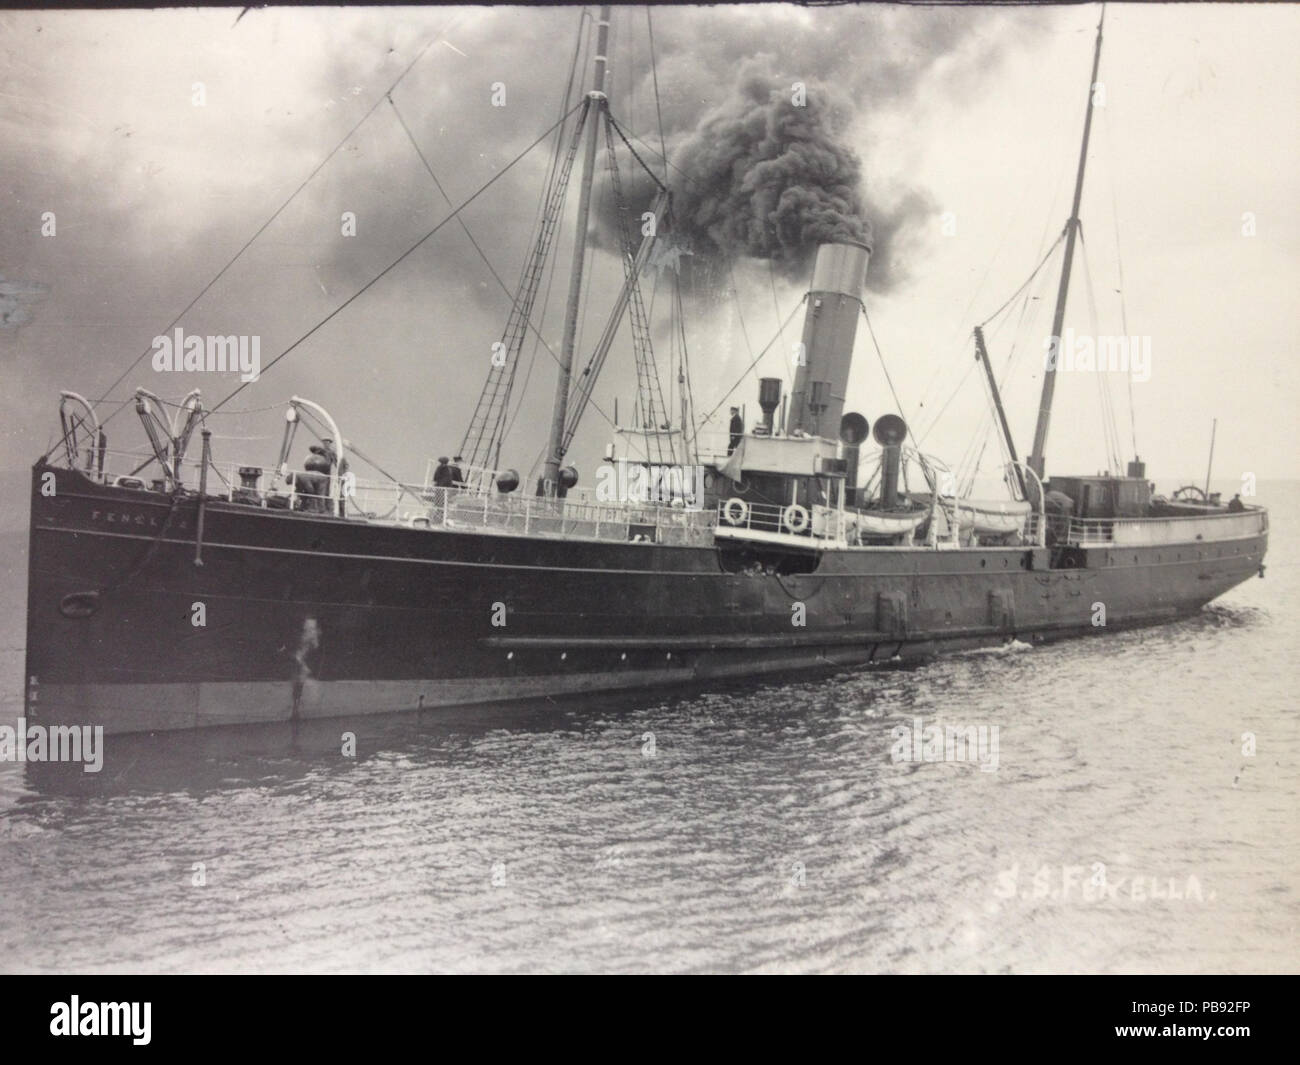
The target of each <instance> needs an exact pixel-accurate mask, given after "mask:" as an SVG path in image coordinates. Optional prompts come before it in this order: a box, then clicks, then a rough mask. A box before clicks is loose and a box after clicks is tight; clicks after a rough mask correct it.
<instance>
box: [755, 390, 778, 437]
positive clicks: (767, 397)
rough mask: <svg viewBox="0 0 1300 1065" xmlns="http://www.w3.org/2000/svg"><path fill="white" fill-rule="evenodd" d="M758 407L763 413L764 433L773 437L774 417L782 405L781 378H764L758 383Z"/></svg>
mask: <svg viewBox="0 0 1300 1065" xmlns="http://www.w3.org/2000/svg"><path fill="white" fill-rule="evenodd" d="M758 405H759V407H760V408H761V409H762V411H763V426H762V429H763V432H764V433H765V434H766V435H767V436H771V435H772V417H773V415H775V414H776V408H777V407H779V406H780V405H781V378H779V377H762V378H759V381H758Z"/></svg>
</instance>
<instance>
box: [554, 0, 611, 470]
mask: <svg viewBox="0 0 1300 1065" xmlns="http://www.w3.org/2000/svg"><path fill="white" fill-rule="evenodd" d="M609 16H610V9H609V5H604V6H602V7H601V9H600V20H599V21H598V22H597V23H596V26H597V33H596V64H595V66H596V69H595V74H594V76H593V78H592V88H591V92H589V93H588V94H587V99H588V100H590V101H591V104H592V106H591V107H590V108H588V109H587V110H586V112H585V114H586V117H587V118H588V119H589V120H590V122H591V125H590V126H588V127H587V131H586V132H587V144H586V150H585V153H584V155H583V157H582V187H581V190H580V192H579V194H578V232H577V235H576V237H575V239H574V245H573V271H572V273H571V274H570V275H569V301H568V304H567V305H566V307H565V312H564V342H563V345H562V346H561V348H560V366H559V373H558V374H557V375H556V380H555V403H554V406H553V408H552V413H551V436H550V442H549V443H548V445H547V448H546V463H545V466H544V467H543V470H542V485H541V491H542V492H544V493H545V494H546V495H551V494H553V493H554V492H555V485H556V484H557V483H558V482H559V479H560V463H561V462H562V461H563V459H564V423H565V420H566V418H567V415H568V408H569V386H570V382H571V380H572V377H573V351H574V346H575V344H576V342H577V336H578V310H579V305H580V303H581V301H582V272H583V267H584V264H585V261H586V258H587V223H588V219H589V217H590V214H591V181H592V175H593V173H594V171H595V167H596V142H597V135H598V133H599V130H600V118H601V114H602V113H603V111H604V108H605V50H606V48H607V47H608V45H609Z"/></svg>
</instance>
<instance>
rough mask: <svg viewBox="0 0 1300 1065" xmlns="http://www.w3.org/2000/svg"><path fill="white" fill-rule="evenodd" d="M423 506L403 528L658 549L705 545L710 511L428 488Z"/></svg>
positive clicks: (409, 512) (407, 513)
mask: <svg viewBox="0 0 1300 1065" xmlns="http://www.w3.org/2000/svg"><path fill="white" fill-rule="evenodd" d="M422 495H423V496H424V497H425V499H426V505H425V506H424V507H423V508H421V509H418V510H417V509H413V508H412V509H406V510H404V511H403V512H402V513H401V516H400V520H401V521H403V522H404V523H405V524H409V525H415V526H420V527H430V528H449V529H459V530H462V531H469V530H473V529H485V530H491V531H494V532H506V533H514V534H517V535H520V536H562V537H566V538H574V537H578V538H587V539H594V540H615V541H623V542H627V541H632V542H649V543H661V544H700V545H703V544H709V543H712V541H713V520H714V515H713V512H712V511H711V510H710V511H700V510H687V509H686V508H685V507H664V506H655V505H652V504H639V503H589V502H583V501H581V500H575V499H573V498H572V496H568V497H566V498H564V499H554V498H545V497H541V496H535V495H514V494H511V495H503V494H500V493H498V494H497V495H495V496H493V495H489V494H487V493H478V492H472V491H469V492H467V491H463V490H458V489H455V488H433V489H427V490H425V491H424V492H423V493H422Z"/></svg>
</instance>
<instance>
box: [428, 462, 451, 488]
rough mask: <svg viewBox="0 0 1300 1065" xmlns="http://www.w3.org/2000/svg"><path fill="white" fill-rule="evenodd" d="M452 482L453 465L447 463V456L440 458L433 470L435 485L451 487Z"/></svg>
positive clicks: (435, 486)
mask: <svg viewBox="0 0 1300 1065" xmlns="http://www.w3.org/2000/svg"><path fill="white" fill-rule="evenodd" d="M452 484H453V481H452V476H451V467H450V466H448V465H447V459H446V458H445V457H444V458H439V459H438V465H437V468H436V469H434V471H433V487H434V488H450V487H451V486H452Z"/></svg>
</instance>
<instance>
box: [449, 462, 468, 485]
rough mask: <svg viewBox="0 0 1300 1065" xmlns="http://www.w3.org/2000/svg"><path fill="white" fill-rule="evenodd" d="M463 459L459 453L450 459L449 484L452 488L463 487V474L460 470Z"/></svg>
mask: <svg viewBox="0 0 1300 1065" xmlns="http://www.w3.org/2000/svg"><path fill="white" fill-rule="evenodd" d="M462 461H463V460H462V459H461V457H460V456H459V455H457V456H456V457H455V458H454V459H452V460H451V469H450V472H451V486H452V487H453V488H464V487H465V475H464V474H463V473H461V472H460V464H461V462H462Z"/></svg>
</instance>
